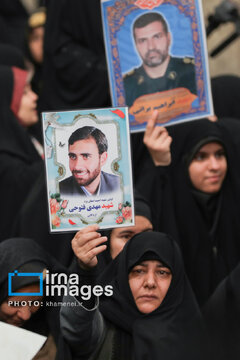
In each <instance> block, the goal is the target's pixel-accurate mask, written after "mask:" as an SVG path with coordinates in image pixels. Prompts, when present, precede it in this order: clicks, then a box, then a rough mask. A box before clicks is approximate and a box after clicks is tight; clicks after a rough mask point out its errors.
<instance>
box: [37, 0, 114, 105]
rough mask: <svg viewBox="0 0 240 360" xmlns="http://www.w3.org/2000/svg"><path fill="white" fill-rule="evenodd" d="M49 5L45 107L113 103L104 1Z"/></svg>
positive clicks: (42, 101) (68, 0)
mask: <svg viewBox="0 0 240 360" xmlns="http://www.w3.org/2000/svg"><path fill="white" fill-rule="evenodd" d="M47 6H48V8H47V14H48V16H47V23H46V28H45V45H44V46H45V48H44V56H45V58H44V64H43V90H42V94H41V97H40V106H41V110H56V109H58V110H60V109H62V110H66V108H69V109H70V108H71V109H72V108H77V109H80V108H81V109H82V108H91V107H104V106H109V105H110V96H109V85H108V76H107V66H106V59H105V50H104V44H103V32H102V22H101V11H100V2H99V1H98V0H88V1H85V2H83V1H75V0H61V1H60V0H51V1H50V2H49V3H48V4H47Z"/></svg>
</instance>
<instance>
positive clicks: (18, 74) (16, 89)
mask: <svg viewBox="0 0 240 360" xmlns="http://www.w3.org/2000/svg"><path fill="white" fill-rule="evenodd" d="M12 71H13V95H12V102H11V110H12V112H13V113H14V115H15V116H16V117H17V118H18V116H17V115H18V111H19V108H20V103H21V99H22V95H23V90H24V86H25V84H26V81H27V71H25V70H22V69H19V68H17V67H15V66H13V67H12Z"/></svg>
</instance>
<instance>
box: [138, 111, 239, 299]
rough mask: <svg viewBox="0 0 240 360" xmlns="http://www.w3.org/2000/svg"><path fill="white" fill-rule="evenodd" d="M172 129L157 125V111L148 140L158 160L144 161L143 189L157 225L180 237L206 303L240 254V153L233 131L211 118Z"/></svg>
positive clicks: (189, 269)
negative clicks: (231, 136) (239, 157)
mask: <svg viewBox="0 0 240 360" xmlns="http://www.w3.org/2000/svg"><path fill="white" fill-rule="evenodd" d="M171 131H172V134H173V136H172V138H171V137H170V136H169V135H168V133H167V131H166V129H164V128H161V127H155V126H154V116H153V118H152V119H151V121H150V122H149V126H148V128H147V130H146V133H145V138H144V141H145V144H146V145H147V146H148V149H149V151H150V153H151V155H152V158H153V161H154V164H153V163H152V162H151V161H149V162H147V163H145V165H143V168H142V173H143V176H142V178H141V179H139V181H138V189H139V190H140V192H142V193H143V194H145V196H146V198H148V200H149V201H150V203H151V204H152V205H153V215H154V221H153V223H154V226H155V228H157V229H160V230H161V231H165V232H168V233H170V234H172V235H173V236H174V237H175V238H176V239H177V240H178V242H179V245H180V247H181V250H182V254H183V258H184V263H185V267H186V272H187V275H188V277H189V279H190V282H191V285H192V287H193V290H194V292H195V294H196V297H197V300H198V301H199V303H200V304H203V303H204V302H205V301H206V300H207V299H208V297H209V296H210V295H211V293H212V292H213V291H214V289H215V287H216V286H217V285H218V284H219V282H220V281H221V280H222V279H223V278H224V277H225V276H227V275H228V274H229V273H230V272H231V270H232V269H233V268H234V267H235V266H236V265H237V263H238V261H239V259H240V223H239V219H238V217H239V206H240V202H239V192H240V185H239V183H238V182H239V177H238V175H237V174H238V173H237V166H236V164H237V163H238V160H237V152H236V151H235V150H234V144H233V143H232V141H231V139H229V138H228V132H227V131H223V128H221V127H220V126H219V125H218V123H213V122H210V121H209V120H205V119H204V120H198V121H193V122H191V123H186V124H182V125H177V126H176V129H174V130H171ZM171 141H172V149H171V152H172V162H171V152H170V144H171ZM170 163H171V165H169V164H170ZM146 183H148V187H146V186H144V184H146Z"/></svg>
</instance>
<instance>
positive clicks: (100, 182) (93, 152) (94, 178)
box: [59, 126, 120, 196]
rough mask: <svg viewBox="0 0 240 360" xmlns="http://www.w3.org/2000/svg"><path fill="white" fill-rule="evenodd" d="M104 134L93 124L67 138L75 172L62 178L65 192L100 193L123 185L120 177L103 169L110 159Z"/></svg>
mask: <svg viewBox="0 0 240 360" xmlns="http://www.w3.org/2000/svg"><path fill="white" fill-rule="evenodd" d="M107 150H108V142H107V138H106V136H105V134H103V132H102V131H101V130H99V129H97V128H95V127H93V126H84V127H82V128H79V129H77V130H75V131H74V132H73V133H72V135H71V136H70V138H69V140H68V151H69V152H68V156H69V168H70V170H71V172H72V176H70V177H68V178H67V179H64V180H62V181H60V182H59V191H60V193H61V195H62V196H79V195H80V196H92V195H94V196H100V195H102V194H106V193H111V192H115V191H118V190H119V189H120V178H119V176H117V175H113V174H108V173H106V172H104V171H102V170H101V168H102V166H103V165H104V164H105V163H106V161H107V157H108V154H107Z"/></svg>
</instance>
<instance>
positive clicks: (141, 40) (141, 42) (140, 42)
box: [138, 38, 146, 44]
mask: <svg viewBox="0 0 240 360" xmlns="http://www.w3.org/2000/svg"><path fill="white" fill-rule="evenodd" d="M145 41H146V39H145V38H141V39H138V43H139V44H144V42H145Z"/></svg>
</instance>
